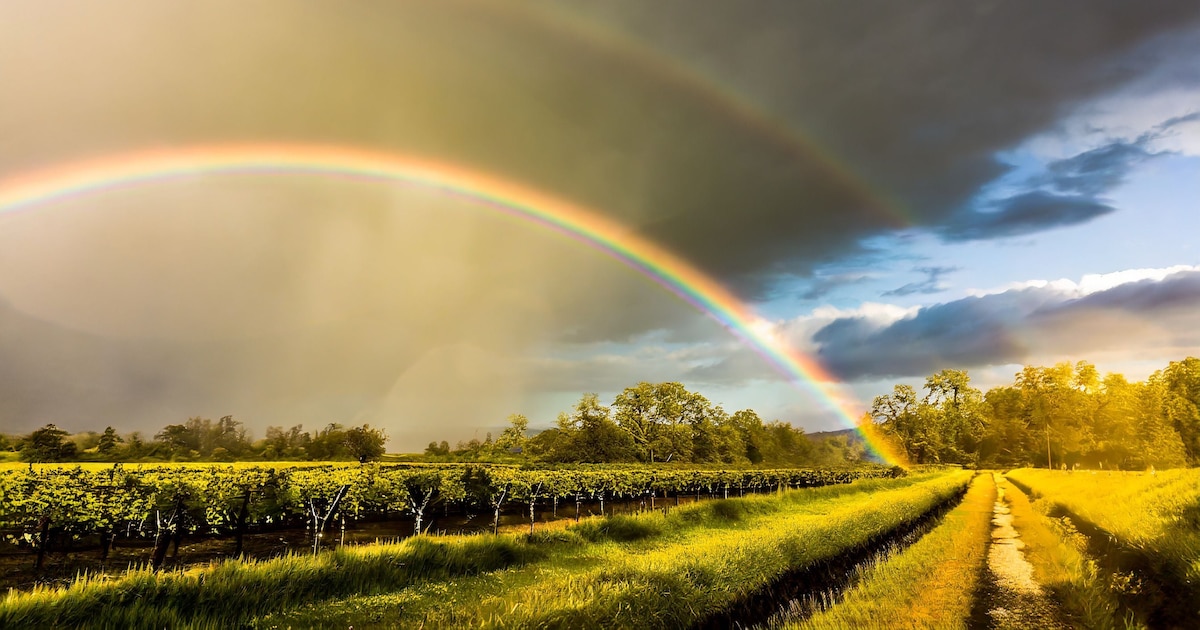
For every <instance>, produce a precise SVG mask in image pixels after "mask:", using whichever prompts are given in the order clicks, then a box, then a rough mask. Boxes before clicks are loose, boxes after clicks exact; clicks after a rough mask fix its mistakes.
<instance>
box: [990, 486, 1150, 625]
mask: <svg viewBox="0 0 1200 630" xmlns="http://www.w3.org/2000/svg"><path fill="white" fill-rule="evenodd" d="M1025 472H1026V471H1017V474H1016V475H1014V476H1016V477H1019V478H1020V479H1028V478H1029V477H1028V476H1027V475H1025V474H1023V473H1025ZM1009 474H1010V475H1012V474H1013V473H1009ZM1082 475H1083V474H1080V476H1082ZM1089 477H1090V475H1089ZM1007 485H1008V487H1007V488H1006V489H1005V497H1006V498H1007V499H1008V503H1009V509H1010V510H1011V513H1012V517H1013V527H1014V528H1016V530H1017V532H1018V533H1020V535H1021V541H1022V542H1024V543H1025V549H1024V552H1025V558H1026V559H1027V560H1028V561H1029V563H1030V564H1031V565H1033V572H1034V577H1035V579H1036V580H1037V581H1038V582H1039V583H1040V584H1041V585H1042V586H1043V587H1044V588H1045V589H1046V590H1047V591H1048V592H1049V593H1050V596H1051V597H1052V598H1053V599H1054V600H1055V601H1056V602H1057V603H1058V604H1059V606H1060V607H1061V609H1062V612H1063V614H1064V616H1065V617H1066V619H1067V621H1069V622H1070V623H1071V624H1072V625H1074V626H1075V627H1080V628H1090V629H1094V630H1115V629H1119V628H1144V627H1145V626H1144V625H1143V624H1142V623H1141V622H1140V621H1138V620H1137V619H1134V618H1132V617H1129V616H1126V615H1125V614H1123V613H1122V612H1121V608H1120V605H1119V600H1118V592H1117V590H1116V588H1115V587H1118V586H1119V585H1117V584H1113V583H1111V582H1110V581H1109V580H1108V579H1107V577H1106V576H1105V575H1104V574H1103V573H1102V572H1101V571H1100V570H1099V568H1098V567H1097V566H1096V563H1095V562H1094V561H1093V560H1091V559H1090V558H1089V557H1088V556H1087V554H1086V552H1085V549H1086V544H1087V542H1086V540H1085V539H1084V538H1083V537H1082V536H1081V535H1080V534H1079V533H1078V532H1076V531H1075V530H1074V529H1073V528H1072V527H1071V526H1070V524H1069V522H1068V521H1066V520H1065V519H1061V518H1052V517H1050V516H1049V515H1048V511H1049V509H1050V508H1051V507H1053V506H1052V505H1051V504H1050V503H1049V502H1046V501H1038V502H1036V503H1031V502H1030V500H1029V497H1028V496H1026V495H1025V493H1024V492H1022V491H1021V490H1020V488H1017V487H1014V485H1013V484H1007Z"/></svg>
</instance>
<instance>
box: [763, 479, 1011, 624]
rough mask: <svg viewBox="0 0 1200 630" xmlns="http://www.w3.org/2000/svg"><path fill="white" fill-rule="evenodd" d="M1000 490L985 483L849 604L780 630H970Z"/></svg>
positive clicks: (865, 582) (848, 595)
mask: <svg viewBox="0 0 1200 630" xmlns="http://www.w3.org/2000/svg"><path fill="white" fill-rule="evenodd" d="M995 500H996V487H995V484H994V483H993V481H992V477H991V475H979V476H977V477H975V479H974V481H973V482H972V483H971V487H970V489H969V490H968V491H967V494H966V496H965V497H964V498H963V502H962V503H961V504H960V505H958V507H956V508H954V509H953V510H951V511H950V512H949V513H948V514H946V516H945V517H944V518H943V520H942V522H941V523H940V524H939V525H938V526H937V527H936V528H935V529H934V530H933V531H931V532H929V533H928V534H926V535H925V536H923V537H922V538H921V539H920V540H918V541H917V542H916V543H913V545H911V546H910V547H908V548H907V549H905V550H903V551H901V552H899V553H897V554H895V555H892V556H890V557H887V558H884V559H882V561H881V562H879V563H878V564H875V565H874V566H873V567H870V568H868V569H866V570H865V571H864V574H863V575H862V578H861V580H860V581H859V582H858V583H857V584H856V585H855V586H854V587H852V588H850V589H849V590H847V591H846V592H845V593H844V594H843V596H842V599H841V601H839V602H838V603H837V604H835V605H833V606H830V607H827V608H826V609H825V610H823V611H821V612H818V613H816V614H814V615H813V616H811V617H809V618H808V619H807V620H804V621H802V622H793V621H787V620H786V618H785V619H784V620H782V621H781V622H777V623H773V624H772V627H773V628H778V629H781V630H782V629H786V630H800V629H804V630H809V629H812V630H843V629H845V628H871V627H879V626H880V625H883V620H886V624H885V625H886V626H887V627H892V628H914V629H915V628H948V629H949V628H956V629H957V628H966V627H967V622H968V620H969V618H970V616H971V606H972V603H973V601H974V597H975V595H976V594H977V591H978V588H979V578H980V576H981V574H982V570H983V565H984V563H985V562H986V561H987V549H988V541H989V539H990V532H991V519H992V506H993V504H994V502H995Z"/></svg>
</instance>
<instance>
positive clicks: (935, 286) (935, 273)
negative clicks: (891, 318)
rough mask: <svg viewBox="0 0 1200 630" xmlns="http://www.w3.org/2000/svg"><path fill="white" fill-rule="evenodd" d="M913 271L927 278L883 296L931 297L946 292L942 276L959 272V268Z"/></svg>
mask: <svg viewBox="0 0 1200 630" xmlns="http://www.w3.org/2000/svg"><path fill="white" fill-rule="evenodd" d="M913 271H916V272H918V273H923V274H925V275H926V278H925V279H924V280H921V281H920V282H910V283H908V284H906V285H903V286H900V287H896V288H895V289H892V290H891V291H885V292H884V293H883V296H884V297H886V296H891V295H896V296H903V295H913V294H922V295H931V294H934V293H941V292H942V291H945V290H946V287H945V286H944V285H943V284H942V276H944V275H946V274H948V273H953V272H955V271H958V267H917V268H915V269H913Z"/></svg>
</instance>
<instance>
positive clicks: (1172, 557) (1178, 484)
mask: <svg viewBox="0 0 1200 630" xmlns="http://www.w3.org/2000/svg"><path fill="white" fill-rule="evenodd" d="M1009 476H1010V477H1012V479H1013V480H1014V481H1016V482H1018V483H1020V484H1022V485H1024V486H1025V487H1028V488H1031V489H1032V490H1033V491H1034V492H1036V493H1037V494H1038V495H1041V496H1044V497H1045V500H1046V501H1047V502H1048V503H1050V504H1051V505H1053V506H1056V507H1058V508H1061V509H1062V510H1065V511H1066V512H1069V513H1070V514H1072V515H1073V516H1075V517H1077V518H1080V519H1082V520H1083V521H1086V522H1087V523H1090V524H1091V525H1093V526H1095V527H1098V528H1099V529H1101V530H1103V531H1104V532H1105V533H1107V534H1108V535H1109V536H1111V537H1112V538H1113V539H1115V540H1116V541H1118V543H1119V544H1120V545H1121V546H1122V547H1124V548H1126V549H1130V550H1133V551H1135V552H1137V553H1138V554H1140V555H1142V556H1143V557H1144V558H1145V559H1146V560H1147V562H1148V564H1149V565H1150V568H1151V569H1152V570H1154V571H1155V572H1157V573H1159V574H1161V575H1162V576H1164V577H1165V578H1166V579H1168V580H1170V581H1171V582H1173V583H1176V584H1190V585H1194V586H1193V588H1192V596H1193V597H1197V596H1198V595H1200V469H1195V468H1193V469H1187V470H1165V471H1160V472H1157V473H1154V474H1149V473H1112V472H1099V473H1096V472H1076V473H1067V472H1062V471H1047V470H1030V469H1022V470H1016V471H1013V472H1011V473H1009ZM1198 607H1200V602H1198Z"/></svg>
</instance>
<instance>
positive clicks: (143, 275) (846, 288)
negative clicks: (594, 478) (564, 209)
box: [0, 0, 1200, 451]
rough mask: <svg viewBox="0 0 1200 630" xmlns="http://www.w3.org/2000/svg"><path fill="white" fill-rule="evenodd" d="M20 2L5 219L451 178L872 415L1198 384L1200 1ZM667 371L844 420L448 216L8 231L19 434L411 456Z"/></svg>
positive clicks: (408, 207)
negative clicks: (241, 425) (1194, 358)
mask: <svg viewBox="0 0 1200 630" xmlns="http://www.w3.org/2000/svg"><path fill="white" fill-rule="evenodd" d="M0 11H3V15H4V19H2V20H0V138H3V139H4V140H3V142H0V193H2V192H3V190H4V185H5V184H4V182H5V181H8V182H12V181H15V179H16V178H18V177H20V176H21V175H22V174H25V173H30V172H34V171H40V170H44V169H51V170H52V169H54V168H56V167H58V166H60V165H63V164H68V163H71V162H75V161H79V160H84V159H102V158H104V157H105V156H110V155H117V154H122V153H128V152H131V151H142V150H148V149H154V150H171V149H173V148H185V147H189V146H196V145H214V144H228V143H261V142H270V143H291V144H306V145H310V144H320V145H336V146H341V147H353V148H359V149H366V150H371V151H379V152H385V153H395V154H403V155H408V156H423V157H425V158H429V159H434V160H438V161H440V162H444V163H450V164H455V165H458V166H461V167H462V168H468V169H471V170H473V171H476V172H481V173H486V174H489V175H491V176H494V177H497V178H503V179H506V180H509V181H512V182H517V183H520V184H521V185H522V186H525V187H527V188H530V189H534V190H538V191H542V192H544V193H545V194H547V195H551V196H555V197H557V198H560V199H564V200H569V201H570V202H572V203H575V204H577V205H579V206H581V207H585V208H587V209H589V210H590V211H592V212H594V213H596V214H598V215H601V216H603V217H605V218H606V219H608V220H611V221H614V222H616V223H618V224H620V225H622V226H625V227H627V229H629V230H630V231H632V232H635V233H637V234H639V235H641V236H643V237H645V238H647V239H649V240H651V241H653V242H654V243H657V244H658V245H660V246H662V247H663V248H665V249H667V250H669V251H671V252H674V253H675V254H677V255H678V256H679V257H681V258H683V259H684V260H686V261H688V262H689V263H690V264H692V265H693V266H695V267H696V268H697V269H699V270H701V271H703V272H704V273H706V274H708V275H710V276H711V277H712V278H713V279H715V280H716V281H717V282H719V283H720V284H721V285H723V286H724V287H726V288H728V290H729V291H731V292H732V293H734V294H735V295H736V296H737V297H738V298H739V299H741V300H743V301H744V302H745V304H746V305H747V307H748V308H750V309H752V310H753V311H754V312H755V313H757V314H758V316H759V317H761V318H762V320H763V322H764V323H763V324H762V325H763V326H766V327H767V328H769V329H770V333H771V335H773V337H774V338H775V339H777V340H778V343H779V344H783V345H786V346H787V347H789V348H791V349H793V350H794V351H796V352H799V353H802V354H804V355H806V356H808V357H811V358H813V359H814V360H816V361H817V362H818V363H820V365H821V366H823V368H824V369H825V370H826V371H828V372H829V373H830V374H831V375H833V376H834V378H835V379H836V381H837V383H838V384H837V385H832V384H825V385H822V387H838V388H841V389H840V390H839V391H844V392H847V393H848V394H847V395H848V396H850V397H852V398H853V399H855V400H856V401H857V403H856V405H857V407H858V408H859V409H863V408H865V407H866V406H869V404H870V401H871V398H872V397H873V396H876V395H880V394H884V393H887V392H888V391H890V390H891V387H892V386H893V385H894V384H896V383H909V384H914V385H917V386H920V384H921V383H922V382H923V381H924V378H925V377H926V376H928V375H929V374H931V373H933V372H936V371H938V370H941V369H948V368H954V369H965V370H967V371H968V373H969V374H970V376H971V378H972V382H973V383H974V384H975V385H977V386H979V387H981V388H984V389H986V388H988V387H992V386H996V385H1000V384H1004V383H1006V382H1010V381H1011V380H1012V377H1013V375H1014V374H1015V372H1017V371H1018V370H1019V368H1020V366H1021V365H1025V364H1033V365H1050V364H1053V363H1056V362H1059V361H1064V360H1071V361H1076V360H1088V361H1091V362H1093V363H1095V364H1096V365H1097V366H1098V367H1099V368H1100V370H1101V371H1102V372H1105V371H1117V372H1122V373H1125V374H1126V375H1128V376H1130V377H1131V378H1136V379H1142V378H1145V377H1146V376H1148V375H1149V374H1150V373H1151V372H1153V371H1154V370H1156V369H1159V368H1161V367H1164V366H1165V365H1166V364H1167V363H1168V362H1169V361H1172V360H1179V359H1182V358H1184V357H1186V356H1189V355H1200V325H1198V323H1200V245H1197V240H1196V236H1195V235H1196V234H1197V233H1200V207H1198V203H1197V200H1198V199H1200V4H1196V3H1186V2H1174V1H1153V0H1148V1H1145V2H1138V3H1128V2H1117V1H1115V0H1112V1H1110V0H1064V1H1062V2H1056V3H1053V4H1051V5H1047V4H1046V3H1033V2H1018V1H1004V0H978V1H950V0H945V1H936V2H935V1H932V0H913V1H911V2H904V3H895V2H888V1H884V0H867V1H862V2H854V3H837V2H824V1H814V0H803V1H795V0H788V1H771V2H767V1H757V0H756V1H747V2H737V3H732V2H724V1H716V0H662V1H660V2H654V3H646V2H643V1H640V0H611V1H608V2H603V3H596V2H589V1H585V0H566V1H564V0H557V1H551V0H544V1H542V0H532V1H528V2H499V1H496V2H490V1H487V2H485V1H471V2H468V1H465V0H455V1H450V2H433V1H432V0H412V1H410V2H403V3H397V2H374V1H364V2H357V3H296V2H283V1H281V0H266V1H263V2H255V3H244V2H224V1H216V2H203V3H199V2H176V3H162V2H149V1H145V0H114V1H112V2H107V3H102V4H95V3H92V4H78V3H76V4H68V3H57V2H43V1H35V0H7V1H6V2H5V3H4V5H3V6H2V7H0ZM0 196H2V195H0ZM639 381H651V382H662V381H680V382H682V383H684V384H685V385H686V386H687V387H688V388H689V389H692V390H694V391H699V392H701V393H703V394H705V395H706V396H707V397H708V398H709V399H710V400H712V401H713V402H715V403H718V404H720V405H722V406H723V407H724V408H725V409H726V410H729V411H733V410H736V409H743V408H752V409H755V410H756V411H758V412H759V414H760V415H761V416H763V417H764V418H766V419H779V420H783V421H786V422H790V423H792V424H794V425H795V426H799V427H803V428H804V429H806V430H808V431H822V430H833V429H840V428H844V426H845V424H844V419H843V418H842V417H841V416H839V414H838V413H837V412H836V411H835V410H834V409H832V408H830V407H829V406H828V405H827V403H826V401H825V399H824V397H823V396H821V395H820V394H819V393H817V391H816V390H815V389H814V388H813V387H811V386H807V385H805V384H803V383H801V384H799V385H797V384H796V383H794V382H790V381H789V379H788V378H787V377H786V376H785V375H783V374H780V373H779V372H777V371H776V370H774V369H772V367H771V366H770V365H769V364H768V363H767V362H765V361H764V360H763V359H762V357H761V356H760V355H759V354H757V353H755V352H754V351H753V350H752V349H750V348H748V347H746V346H745V345H744V344H743V343H742V342H741V341H739V339H738V338H737V337H735V336H734V335H731V334H730V331H728V330H726V329H724V328H723V327H722V326H721V325H720V324H719V323H718V322H716V321H714V319H713V318H712V317H709V316H707V315H706V314H705V313H702V312H700V311H698V310H696V309H695V308H694V307H692V306H691V305H689V304H688V303H686V302H684V301H683V300H680V299H679V298H678V297H676V296H675V295H672V294H671V293H669V292H667V291H664V290H663V289H662V288H661V287H659V286H657V285H655V284H654V283H652V282H650V281H649V280H647V278H646V277H644V276H642V275H639V274H637V273H635V272H633V271H631V270H630V269H629V268H628V267H626V266H623V265H621V264H619V263H618V262H616V261H614V260H613V259H612V258H610V257H606V256H604V255H603V254H602V253H600V252H597V251H596V250H595V249H593V248H588V247H584V246H581V245H580V244H579V243H578V242H576V241H573V240H570V239H566V238H563V237H562V236H561V235H558V234H556V233H554V232H552V231H548V230H545V229H542V228H539V227H538V226H536V225H532V224H530V223H528V222H521V221H516V220H513V219H511V218H507V217H505V216H503V215H502V214H501V213H497V212H495V211H493V210H491V209H489V208H488V207H486V206H485V205H482V204H479V203H476V202H472V201H470V200H469V199H464V198H461V197H454V196H448V195H446V194H443V193H439V192H438V191H435V190H430V189H428V188H422V187H420V186H405V185H399V184H396V183H385V182H378V181H364V180H359V179H353V178H346V177H328V176H320V175H313V174H309V175H301V174H295V173H292V174H277V173H257V174H248V173H241V174H213V173H209V174H204V173H197V174H195V175H194V176H188V177H182V178H177V179H172V180H170V181H158V182H149V183H145V184H143V185H138V186H127V187H120V188H114V189H110V190H104V191H100V192H96V193H93V194H81V195H74V196H71V197H68V198H64V199H57V200H54V201H52V202H48V203H45V204H41V205H38V206H37V207H35V208H24V209H22V210H20V211H9V212H0V431H5V432H25V431H29V430H31V429H33V428H36V427H38V426H41V425H43V424H46V423H48V422H53V423H56V424H58V425H59V426H62V427H64V428H67V429H68V430H73V431H82V430H87V429H93V430H96V429H102V428H103V427H104V426H107V425H112V426H114V427H116V428H118V429H119V430H122V431H133V430H141V431H144V432H147V433H148V434H152V433H153V432H154V431H156V430H158V429H159V428H161V427H162V426H164V425H166V424H170V423H178V422H182V421H184V420H186V419H187V418H189V417H193V416H200V417H209V418H216V417H219V416H223V415H233V416H234V417H235V418H237V419H239V420H242V421H243V422H245V423H246V425H247V426H248V427H250V428H251V429H252V432H257V434H258V435H260V436H261V435H262V432H263V431H264V430H265V428H266V427H267V426H268V425H284V426H291V425H294V424H303V425H304V426H305V427H307V428H310V429H315V428H319V427H322V426H324V425H326V424H328V423H331V422H338V423H342V424H361V423H364V422H366V423H370V424H372V425H373V426H378V427H382V428H384V429H385V430H386V431H387V433H388V434H389V436H390V438H391V441H390V444H389V448H391V449H392V450H397V451H404V450H419V449H420V448H422V447H423V446H424V444H426V443H427V442H428V441H430V440H435V439H436V440H441V439H446V440H449V441H451V442H452V443H453V442H455V441H457V440H461V439H469V438H471V437H479V438H482V437H483V436H484V434H486V432H488V431H496V430H498V428H499V427H501V426H503V425H504V424H505V418H506V416H508V415H509V414H511V413H523V414H525V415H527V416H529V418H530V419H531V423H532V426H533V427H535V428H540V427H546V426H549V425H550V424H551V423H552V422H553V420H554V418H555V416H556V414H557V413H558V412H559V411H562V410H565V409H567V408H569V407H570V405H571V404H572V403H573V402H574V401H576V400H578V399H579V397H580V395H581V394H582V393H584V392H595V393H598V394H600V396H601V398H602V399H607V400H611V399H612V397H613V395H615V394H616V393H617V392H619V391H620V390H621V389H623V388H624V387H627V386H631V385H634V384H636V383H637V382H639ZM852 406H854V404H852Z"/></svg>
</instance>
